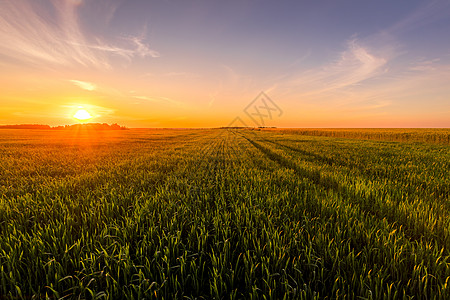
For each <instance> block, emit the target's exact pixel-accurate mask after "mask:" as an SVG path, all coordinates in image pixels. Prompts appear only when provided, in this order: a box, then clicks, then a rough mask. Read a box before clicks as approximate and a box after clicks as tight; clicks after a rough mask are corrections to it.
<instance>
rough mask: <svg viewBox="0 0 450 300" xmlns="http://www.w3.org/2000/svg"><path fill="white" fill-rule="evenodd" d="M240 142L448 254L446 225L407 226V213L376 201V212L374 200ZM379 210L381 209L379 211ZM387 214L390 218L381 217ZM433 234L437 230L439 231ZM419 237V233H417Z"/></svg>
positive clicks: (269, 152) (258, 145)
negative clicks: (439, 246)
mask: <svg viewBox="0 0 450 300" xmlns="http://www.w3.org/2000/svg"><path fill="white" fill-rule="evenodd" d="M243 138H245V139H246V140H248V141H249V143H250V144H252V145H253V146H254V147H255V148H256V149H258V150H259V151H260V152H261V153H263V154H264V155H265V156H266V157H267V158H268V159H270V160H272V161H274V162H276V163H277V164H279V165H281V166H282V167H284V168H287V169H292V170H293V171H294V172H295V174H296V175H297V176H300V177H303V178H306V179H308V180H311V181H312V182H313V183H314V184H316V185H319V186H321V187H322V188H324V189H326V190H329V191H331V192H333V193H336V194H337V195H341V196H342V198H343V199H345V200H346V201H348V202H349V203H350V204H351V205H356V206H358V207H360V208H361V210H363V211H364V212H366V213H368V214H370V215H372V216H373V217H374V218H377V219H379V220H382V219H384V218H386V219H387V220H388V221H389V222H391V224H392V226H395V227H397V228H398V229H399V230H401V231H402V232H404V234H405V235H406V236H408V237H409V238H410V239H411V240H415V241H421V240H428V241H438V242H440V243H443V244H444V245H446V247H445V254H449V251H450V244H449V243H450V239H449V233H448V230H446V228H447V227H446V226H445V225H436V227H435V228H433V229H429V228H428V227H427V225H426V224H425V223H422V222H420V223H419V222H418V221H417V220H413V221H410V222H405V220H409V218H408V217H409V215H408V214H407V212H403V211H401V210H399V209H397V208H396V207H392V206H389V205H387V204H384V203H383V202H380V201H378V204H379V206H378V208H377V206H375V205H374V202H375V201H376V200H377V199H375V198H374V197H372V198H371V199H367V198H366V197H364V196H362V195H358V194H356V193H354V192H353V191H351V190H350V189H348V188H347V187H345V186H343V185H342V184H339V183H338V182H337V181H336V180H335V179H333V178H330V177H328V176H327V177H325V176H321V174H320V172H318V171H310V170H305V169H303V168H301V167H299V166H298V165H297V164H296V163H295V162H292V161H290V160H288V159H287V158H285V157H283V156H281V155H279V154H277V153H275V152H273V151H272V150H270V149H269V148H267V147H264V146H263V145H261V144H259V143H257V142H256V141H254V140H252V139H250V138H248V137H247V136H244V135H243ZM380 208H381V209H380ZM383 211H384V212H390V213H389V214H387V213H383ZM439 220H440V222H445V221H446V220H443V219H442V220H441V219H439ZM438 229H440V230H439V231H438V233H436V230H438ZM417 231H419V232H421V233H419V232H417Z"/></svg>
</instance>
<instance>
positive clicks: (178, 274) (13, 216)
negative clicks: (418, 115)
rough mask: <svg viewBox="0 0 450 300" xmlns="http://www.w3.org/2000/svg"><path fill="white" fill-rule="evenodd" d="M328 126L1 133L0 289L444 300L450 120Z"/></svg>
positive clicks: (449, 273)
mask: <svg viewBox="0 0 450 300" xmlns="http://www.w3.org/2000/svg"><path fill="white" fill-rule="evenodd" d="M320 132H322V133H323V134H321V133H320ZM327 132H328V133H327ZM330 132H331V133H330ZM333 132H339V130H337V131H326V130H322V131H321V130H316V131H312V130H311V131H308V130H306V131H305V132H303V131H302V130H273V129H272V130H249V129H232V130H231V129H209V130H207V129H196V130H187V129H186V130H157V129H153V130H137V129H132V130H126V131H96V132H89V131H87V132H80V131H73V132H70V131H69V132H65V131H51V130H31V131H26V130H0V162H1V163H0V197H1V199H0V268H1V269H0V299H9V298H11V299H21V298H25V299H32V298H33V297H34V298H45V297H48V298H51V299H56V298H62V297H66V298H64V299H72V298H76V299H78V298H88V299H91V298H102V297H105V298H112V299H125V298H128V299H142V298H158V299H172V298H178V299H181V298H184V299H242V298H244V299H283V298H285V299H336V298H339V299H342V298H345V299H346V298H348V299H383V298H385V299H411V298H413V299H450V286H449V285H450V282H449V280H450V232H449V231H450V218H449V216H450V201H449V200H450V199H449V194H450V172H449V170H450V146H449V142H448V141H449V139H448V138H449V136H450V130H449V129H442V130H435V131H433V130H427V131H421V130H403V131H402V130H392V131H386V130H385V131H383V130H379V131H376V130H349V131H340V132H344V133H345V134H346V135H344V134H341V135H337V134H336V133H333ZM436 136H438V137H437V138H436Z"/></svg>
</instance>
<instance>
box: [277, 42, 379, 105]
mask: <svg viewBox="0 0 450 300" xmlns="http://www.w3.org/2000/svg"><path fill="white" fill-rule="evenodd" d="M387 62H388V59H387V58H384V57H381V56H377V55H375V54H373V53H372V51H371V50H370V49H369V48H368V47H364V46H362V45H360V43H359V42H358V41H357V40H356V39H353V40H350V41H349V42H348V43H347V48H346V49H345V50H344V51H343V52H341V53H340V55H339V56H338V59H336V60H335V61H333V62H330V63H329V64H325V65H322V66H320V67H317V68H314V69H310V70H306V71H302V72H297V73H294V74H292V75H291V76H290V78H289V77H286V76H284V77H283V81H285V82H286V83H283V82H280V83H278V85H277V87H276V88H275V89H281V90H284V91H281V92H282V93H290V92H291V91H294V90H295V93H297V94H298V92H299V90H300V91H301V94H300V95H301V96H303V97H305V96H315V95H320V94H323V93H328V92H334V91H342V90H345V89H347V88H351V87H354V86H357V85H360V84H362V83H363V82H364V81H365V80H368V79H371V78H374V77H376V76H377V75H379V74H381V73H382V72H383V67H384V66H385V65H386V64H387Z"/></svg>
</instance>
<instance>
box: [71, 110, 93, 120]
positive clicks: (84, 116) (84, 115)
mask: <svg viewBox="0 0 450 300" xmlns="http://www.w3.org/2000/svg"><path fill="white" fill-rule="evenodd" d="M73 117H74V118H75V119H77V120H78V121H80V122H83V121H87V120H89V119H92V116H91V114H90V113H89V112H88V111H87V110H85V109H79V110H77V112H76V113H75V114H74V115H73Z"/></svg>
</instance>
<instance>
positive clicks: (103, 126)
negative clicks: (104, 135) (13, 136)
mask: <svg viewBox="0 0 450 300" xmlns="http://www.w3.org/2000/svg"><path fill="white" fill-rule="evenodd" d="M0 129H45V130H48V129H50V130H79V129H83V130H84V129H89V130H127V129H128V128H126V127H125V126H120V125H118V124H117V123H114V124H111V125H109V124H107V123H86V124H74V125H64V126H56V127H51V126H49V125H40V124H20V125H0Z"/></svg>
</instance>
